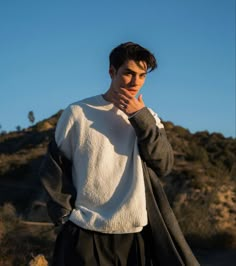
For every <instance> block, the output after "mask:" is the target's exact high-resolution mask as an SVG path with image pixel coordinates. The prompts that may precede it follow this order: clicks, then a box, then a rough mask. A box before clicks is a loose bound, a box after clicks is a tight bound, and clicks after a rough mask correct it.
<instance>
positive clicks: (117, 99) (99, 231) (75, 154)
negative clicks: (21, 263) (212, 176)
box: [41, 42, 199, 266]
mask: <svg viewBox="0 0 236 266" xmlns="http://www.w3.org/2000/svg"><path fill="white" fill-rule="evenodd" d="M109 59H110V68H109V74H110V77H111V83H110V86H109V88H108V90H107V91H106V92H105V93H104V94H103V95H97V96H94V97H90V98H87V99H84V100H81V101H78V102H75V103H73V104H71V105H69V107H67V108H66V109H65V110H64V112H63V113H62V115H61V117H60V119H59V121H58V124H57V127H56V131H55V142H54V143H53V142H52V143H51V144H50V145H49V153H48V157H47V160H46V161H45V164H44V166H43V167H42V171H41V175H42V182H43V185H44V187H45V189H46V191H47V192H48V195H49V200H48V210H49V214H50V216H51V218H52V220H53V221H54V223H55V224H60V223H64V224H63V226H62V230H61V232H60V233H59V235H58V237H57V241H56V245H55V250H54V258H53V265H91V266H92V265H102V266H103V265H104V266H106V265H199V264H198V263H197V261H196V260H195V258H194V256H193V254H192V253H191V250H190V249H189V247H188V245H187V243H186V241H185V239H184V237H183V235H182V232H181V230H180V228H179V227H178V223H177V221H176V219H175V217H174V214H173V212H172V210H171V208H170V206H169V205H168V201H167V199H166V197H165V194H164V192H163V190H162V188H161V185H160V182H159V180H158V177H160V176H164V175H167V174H168V173H169V172H170V171H171V168H172V165H173V152H172V149H171V146H170V144H169V142H168V140H167V138H166V134H165V130H164V127H163V124H162V123H161V121H160V119H159V118H158V116H157V115H156V114H155V113H154V112H153V111H152V110H151V109H149V108H147V107H146V106H145V103H144V101H143V98H142V95H139V96H137V95H138V93H139V91H140V89H141V88H142V86H143V84H144V82H145V79H146V76H147V74H148V73H149V72H151V71H152V70H154V69H155V68H156V67H157V63H156V59H155V57H154V55H153V54H152V53H151V52H150V51H148V50H147V49H145V48H143V47H142V46H140V45H138V44H135V43H132V42H127V43H123V44H121V45H119V46H117V47H116V48H114V49H113V50H112V52H111V53H110V58H109Z"/></svg>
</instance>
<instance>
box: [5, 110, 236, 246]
mask: <svg viewBox="0 0 236 266" xmlns="http://www.w3.org/2000/svg"><path fill="white" fill-rule="evenodd" d="M60 114H61V111H59V112H58V113H57V114H55V115H53V116H52V117H50V118H48V119H45V120H43V121H41V122H39V123H37V124H35V125H34V126H32V127H29V128H27V129H24V130H22V131H17V132H11V133H8V134H1V135H0V206H1V205H3V204H4V203H5V202H11V203H12V204H13V205H14V206H15V207H16V210H17V212H18V213H19V214H21V215H22V216H23V217H25V219H29V220H35V221H47V220H48V217H47V215H46V210H45V203H44V202H43V201H42V199H43V196H42V195H43V191H42V187H41V184H40V181H39V177H38V170H39V167H40V164H41V162H42V159H43V157H44V155H45V153H46V150H47V145H48V143H49V141H50V139H51V138H52V137H53V135H54V130H55V126H56V123H57V120H58V118H59V116H60ZM164 124H165V128H166V132H167V136H168V139H169V140H170V142H171V144H172V147H173V149H174V153H175V165H174V168H173V171H172V172H171V174H169V175H168V176H167V177H165V178H162V180H161V181H162V183H163V186H164V189H165V191H166V193H167V196H168V198H169V201H170V203H171V205H172V207H173V210H174V212H175V214H176V216H177V218H178V220H179V222H180V225H181V227H182V229H183V231H184V233H185V235H186V237H187V238H188V239H189V240H190V241H191V242H192V243H193V244H196V245H198V244H199V243H200V242H201V243H203V242H204V243H205V245H206V246H209V245H211V246H214V245H219V243H220V244H221V245H223V246H228V247H236V139H233V138H225V137H224V136H223V135H222V134H219V133H211V134H210V133H209V132H207V131H203V132H197V133H195V134H191V133H190V132H189V130H187V129H185V128H183V127H181V126H177V125H174V124H173V123H172V122H168V121H165V122H164ZM203 240H204V241H203ZM216 243H218V244H216Z"/></svg>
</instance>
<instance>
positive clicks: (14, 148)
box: [0, 128, 54, 154]
mask: <svg viewBox="0 0 236 266" xmlns="http://www.w3.org/2000/svg"><path fill="white" fill-rule="evenodd" d="M53 134H54V128H52V129H48V130H45V131H37V130H32V131H22V132H14V133H11V134H9V136H8V137H7V138H6V137H5V138H4V137H2V139H3V140H2V141H1V142H0V153H1V154H14V153H16V152H18V151H20V150H23V149H24V150H25V149H32V148H34V147H36V146H37V145H39V144H42V143H44V142H48V141H49V140H50V138H52V137H53Z"/></svg>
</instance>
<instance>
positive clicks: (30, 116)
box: [28, 111, 35, 124]
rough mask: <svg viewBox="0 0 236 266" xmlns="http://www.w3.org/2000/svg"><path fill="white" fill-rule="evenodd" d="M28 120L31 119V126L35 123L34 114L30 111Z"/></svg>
mask: <svg viewBox="0 0 236 266" xmlns="http://www.w3.org/2000/svg"><path fill="white" fill-rule="evenodd" d="M28 119H29V121H30V123H31V124H33V123H34V121H35V117H34V112H33V111H29V113H28Z"/></svg>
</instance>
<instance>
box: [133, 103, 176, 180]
mask: <svg viewBox="0 0 236 266" xmlns="http://www.w3.org/2000/svg"><path fill="white" fill-rule="evenodd" d="M129 120H130V123H131V125H132V126H133V128H134V130H135V132H136V135H137V138H138V146H139V152H140V156H141V158H142V160H143V161H145V162H146V164H147V165H148V166H149V167H150V168H152V169H153V170H154V171H155V173H156V174H157V175H158V176H159V177H161V176H165V175H167V174H169V173H170V171H171V169H172V167H173V163H174V156H173V150H172V147H171V145H170V143H169V141H168V139H167V136H166V132H165V129H164V126H163V124H162V123H161V122H160V119H159V118H158V117H157V115H156V114H152V113H151V111H150V110H149V109H148V108H147V107H144V108H143V109H141V110H140V111H139V112H137V113H136V114H135V115H134V116H132V117H131V118H130V119H129Z"/></svg>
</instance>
